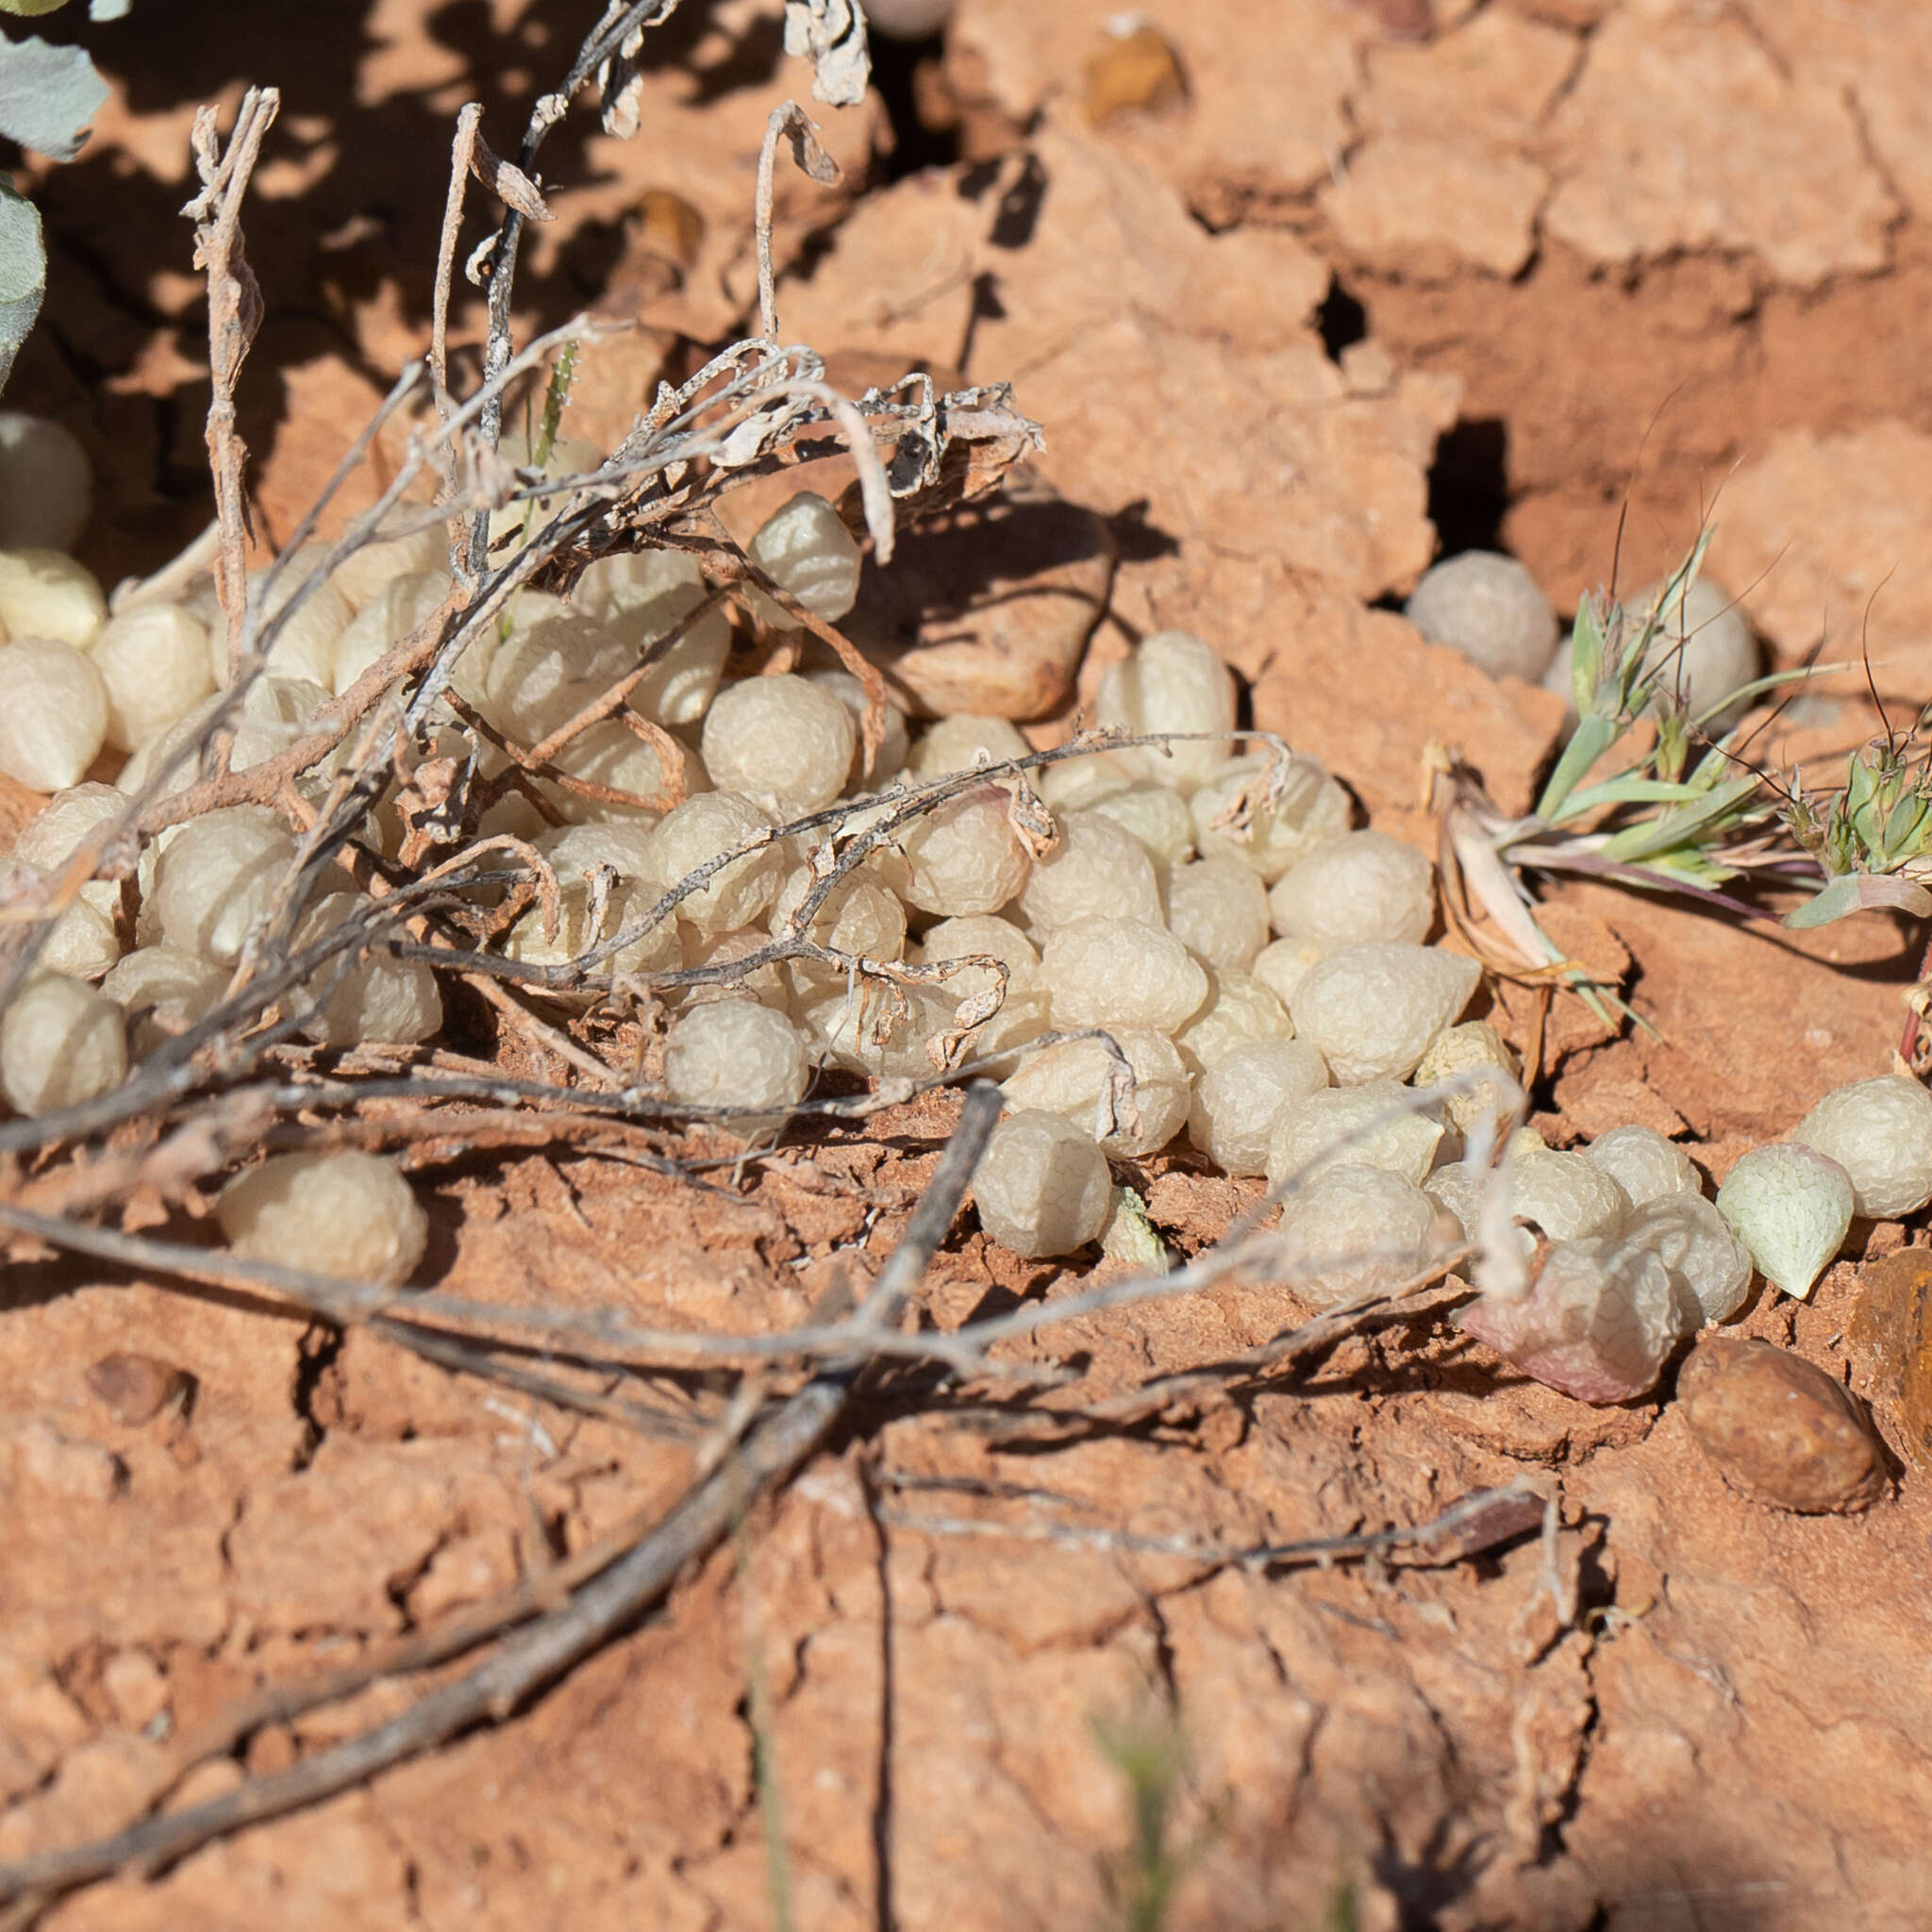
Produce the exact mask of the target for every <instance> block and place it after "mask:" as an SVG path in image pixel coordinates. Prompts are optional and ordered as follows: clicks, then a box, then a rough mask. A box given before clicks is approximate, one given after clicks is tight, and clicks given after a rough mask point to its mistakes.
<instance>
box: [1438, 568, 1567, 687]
mask: <svg viewBox="0 0 1932 1932" xmlns="http://www.w3.org/2000/svg"><path fill="white" fill-rule="evenodd" d="M1403 615H1404V616H1405V617H1407V619H1408V621H1409V623H1411V624H1412V625H1415V627H1416V629H1418V630H1419V631H1421V632H1422V634H1423V636H1424V637H1425V638H1427V639H1428V641H1430V643H1432V644H1446V645H1447V646H1448V647H1449V648H1450V649H1451V650H1452V651H1459V652H1460V653H1461V654H1462V655H1463V656H1464V657H1465V658H1469V659H1470V661H1471V662H1472V663H1475V664H1480V665H1481V666H1482V668H1483V669H1484V670H1485V671H1487V672H1488V673H1489V674H1490V675H1491V676H1492V677H1523V678H1527V679H1528V680H1529V682H1530V683H1532V684H1534V683H1535V682H1536V681H1537V679H1538V678H1540V677H1541V675H1543V673H1544V671H1545V670H1547V669H1548V667H1549V662H1550V656H1551V653H1552V652H1554V651H1555V650H1556V648H1557V613H1556V611H1555V609H1554V608H1552V607H1551V604H1550V600H1549V599H1548V598H1547V597H1545V596H1544V595H1543V593H1542V591H1541V589H1540V588H1539V586H1538V584H1537V581H1536V579H1535V578H1534V577H1533V576H1531V575H1530V574H1529V573H1528V572H1527V571H1526V570H1524V567H1523V566H1522V565H1521V564H1520V563H1518V562H1517V560H1516V559H1515V558H1513V557H1505V556H1503V555H1502V554H1501V553H1500V552H1498V551H1494V550H1465V551H1463V552H1462V553H1461V554H1460V555H1459V556H1456V557H1445V558H1443V559H1442V561H1441V563H1439V564H1436V565H1435V566H1434V567H1433V568H1431V569H1429V570H1426V571H1424V573H1423V576H1422V581H1421V582H1420V583H1418V584H1417V585H1416V587H1415V589H1414V590H1413V591H1410V592H1409V598H1408V602H1407V604H1406V605H1404V606H1403Z"/></svg>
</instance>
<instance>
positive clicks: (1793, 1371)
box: [1677, 1335, 1886, 1516]
mask: <svg viewBox="0 0 1932 1932" xmlns="http://www.w3.org/2000/svg"><path fill="white" fill-rule="evenodd" d="M1677 1397H1678V1400H1679V1402H1680V1403H1681V1404H1682V1405H1683V1409H1684V1420H1685V1422H1686V1423H1687V1424H1689V1425H1690V1429H1691V1435H1693V1436H1694V1437H1695V1438H1696V1439H1697V1442H1698V1445H1699V1446H1700V1447H1701V1448H1702V1449H1703V1451H1704V1453H1705V1454H1706V1455H1707V1456H1708V1457H1710V1459H1711V1460H1712V1461H1713V1462H1714V1463H1716V1464H1717V1467H1718V1471H1719V1473H1720V1474H1722V1475H1723V1477H1724V1480H1725V1482H1727V1483H1728V1484H1730V1486H1731V1487H1732V1488H1733V1489H1734V1490H1739V1491H1742V1492H1743V1493H1744V1494H1745V1495H1747V1496H1751V1497H1753V1498H1755V1499H1756V1500H1757V1501H1758V1502H1760V1503H1770V1504H1773V1505H1774V1506H1775V1507H1777V1508H1780V1509H1793V1510H1797V1511H1798V1512H1799V1513H1801V1514H1803V1515H1807V1516H1815V1515H1826V1514H1845V1513H1849V1512H1852V1511H1855V1510H1859V1509H1869V1508H1870V1507H1872V1505H1873V1504H1874V1503H1875V1502H1877V1500H1878V1499H1879V1497H1881V1496H1882V1495H1883V1494H1884V1493H1885V1490H1886V1470H1885V1451H1884V1449H1883V1447H1882V1446H1881V1445H1880V1443H1879V1441H1878V1438H1877V1437H1876V1435H1874V1433H1873V1429H1872V1424H1871V1423H1870V1421H1869V1420H1868V1418H1867V1416H1866V1413H1865V1409H1864V1406H1863V1404H1861V1403H1860V1402H1859V1401H1858V1399H1857V1396H1855V1395H1852V1394H1850V1393H1848V1392H1847V1391H1845V1390H1844V1389H1843V1388H1842V1387H1841V1386H1840V1384H1839V1383H1837V1382H1835V1381H1833V1380H1832V1378H1831V1377H1830V1376H1829V1375H1828V1374H1825V1372H1824V1370H1823V1369H1821V1368H1820V1367H1819V1366H1818V1365H1817V1363H1815V1362H1808V1361H1807V1360H1806V1359H1805V1358H1804V1357H1802V1356H1796V1355H1792V1354H1791V1353H1790V1350H1788V1349H1782V1348H1777V1347H1774V1345H1773V1344H1772V1343H1771V1342H1769V1341H1757V1340H1755V1339H1749V1338H1746V1339H1740V1338H1737V1337H1734V1336H1728V1335H1707V1336H1706V1337H1704V1339H1703V1340H1702V1341H1699V1342H1698V1344H1697V1346H1696V1347H1695V1348H1694V1349H1693V1350H1692V1351H1691V1357H1690V1359H1689V1360H1688V1361H1686V1362H1685V1364H1684V1366H1683V1368H1682V1369H1681V1370H1680V1371H1679V1372H1678V1375H1677Z"/></svg>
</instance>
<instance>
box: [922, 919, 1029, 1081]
mask: <svg viewBox="0 0 1932 1932" xmlns="http://www.w3.org/2000/svg"><path fill="white" fill-rule="evenodd" d="M917 953H918V957H919V958H920V959H922V960H924V961H925V962H926V963H928V964H933V963H937V962H939V961H941V960H946V959H962V958H966V957H968V956H969V955H972V954H979V955H983V956H985V957H987V958H993V959H997V960H999V961H1000V962H1001V963H1002V964H1003V965H1004V966H1005V967H1006V969H1007V982H1006V999H1005V1002H1004V1004H1003V1005H1002V1006H1001V1008H1000V1009H999V1011H998V1012H997V1013H995V1014H994V1015H993V1016H992V1018H991V1019H990V1020H988V1021H986V1022H984V1023H983V1024H981V1025H980V1027H979V1028H978V1030H977V1032H976V1033H975V1034H974V1053H975V1054H978V1055H987V1054H994V1053H1002V1052H1004V1051H1006V1050H1007V1049H1008V1048H1009V1047H1015V1046H1021V1045H1024V1043H1025V1042H1026V1041H1029V1040H1036V1039H1038V1038H1039V1036H1040V1035H1041V1034H1042V1033H1044V1032H1045V1031H1046V1030H1047V1028H1048V1026H1049V1025H1050V1024H1052V1014H1051V1012H1050V1010H1049V1001H1048V997H1047V993H1046V989H1045V987H1044V986H1043V985H1042V983H1041V977H1040V955H1039V954H1038V953H1037V952H1035V951H1034V949H1033V943H1032V941H1030V940H1028V939H1027V937H1026V935H1025V934H1024V932H1022V931H1021V930H1020V928H1019V927H1018V926H1017V925H1015V924H1012V922H1011V921H1010V920H1006V919H994V918H991V917H990V916H982V917H969V918H963V919H942V920H941V922H940V923H939V924H937V925H935V926H932V927H931V928H929V929H928V931H927V932H926V935H925V939H924V942H923V943H922V944H921V945H920V946H919V948H918V949H917ZM998 983H999V982H998V975H997V974H995V973H994V972H993V970H992V968H991V966H961V967H959V968H958V971H957V972H954V973H952V974H948V975H947V977H946V978H945V979H943V980H942V981H941V982H939V984H938V987H937V989H936V990H937V991H939V992H940V993H941V994H942V995H943V996H944V997H945V999H946V1000H947V1001H948V1002H949V1003H951V1004H952V1006H953V1007H954V1008H955V1009H956V1010H957V1008H958V1007H959V1006H960V1005H961V1004H963V1003H964V1002H965V1001H967V1000H970V999H974V998H977V997H980V996H982V995H984V994H987V993H990V992H991V991H992V990H993V989H994V987H995V986H997V985H998Z"/></svg>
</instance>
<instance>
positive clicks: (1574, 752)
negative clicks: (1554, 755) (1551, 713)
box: [1536, 713, 1624, 823]
mask: <svg viewBox="0 0 1932 1932" xmlns="http://www.w3.org/2000/svg"><path fill="white" fill-rule="evenodd" d="M1623 735H1624V726H1623V724H1622V723H1621V721H1619V720H1617V719H1615V718H1600V717H1592V716H1591V715H1589V714H1588V713H1586V714H1585V715H1584V717H1583V718H1581V719H1580V720H1579V721H1578V723H1577V726H1576V729H1575V730H1574V731H1573V732H1572V733H1571V734H1570V742H1569V743H1568V744H1566V745H1565V746H1564V747H1563V756H1562V757H1561V758H1558V759H1557V769H1556V770H1555V771H1554V772H1552V773H1551V774H1550V782H1549V783H1548V784H1547V785H1545V786H1544V787H1543V795H1542V796H1541V798H1540V799H1538V800H1537V802H1536V815H1537V817H1538V818H1540V819H1543V820H1546V821H1549V822H1551V823H1554V822H1555V821H1556V820H1557V819H1558V818H1559V817H1561V816H1562V815H1563V814H1564V811H1565V809H1566V808H1567V807H1568V805H1569V801H1570V794H1571V792H1572V791H1574V790H1575V788H1576V787H1577V786H1578V785H1579V784H1581V783H1582V781H1583V777H1584V774H1586V773H1587V772H1588V771H1589V770H1590V768H1591V766H1592V765H1593V764H1595V763H1596V761H1597V759H1599V758H1602V757H1603V755H1604V754H1605V752H1607V751H1608V750H1609V748H1610V747H1611V745H1613V744H1615V743H1616V741H1618V739H1620V738H1622V737H1623Z"/></svg>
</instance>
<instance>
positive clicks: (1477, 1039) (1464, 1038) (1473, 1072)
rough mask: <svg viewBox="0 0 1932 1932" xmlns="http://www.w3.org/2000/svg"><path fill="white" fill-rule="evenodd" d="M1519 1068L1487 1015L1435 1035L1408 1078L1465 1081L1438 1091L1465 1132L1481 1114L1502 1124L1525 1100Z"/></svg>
mask: <svg viewBox="0 0 1932 1932" xmlns="http://www.w3.org/2000/svg"><path fill="white" fill-rule="evenodd" d="M1518 1072H1519V1068H1518V1066H1517V1060H1516V1056H1515V1055H1514V1054H1513V1053H1511V1052H1510V1050H1509V1046H1508V1042H1507V1041H1505V1040H1504V1038H1503V1036H1502V1035H1501V1034H1500V1033H1498V1032H1497V1031H1496V1029H1495V1028H1494V1027H1493V1026H1491V1024H1489V1023H1488V1021H1486V1020H1465V1021H1464V1022H1463V1023H1462V1024H1460V1025H1458V1026H1450V1027H1446V1028H1444V1030H1443V1031H1442V1032H1441V1033H1439V1034H1438V1035H1437V1036H1436V1038H1435V1039H1434V1041H1431V1042H1430V1045H1429V1050H1428V1052H1426V1053H1425V1054H1424V1055H1423V1057H1422V1058H1421V1059H1420V1060H1418V1061H1417V1062H1416V1068H1415V1072H1414V1074H1412V1075H1411V1076H1410V1079H1411V1082H1412V1084H1413V1085H1415V1086H1417V1087H1436V1086H1440V1085H1441V1084H1442V1083H1443V1082H1445V1081H1452V1080H1461V1081H1465V1082H1467V1083H1468V1084H1467V1085H1465V1086H1463V1087H1462V1088H1460V1089H1459V1090H1458V1091H1453V1092H1448V1093H1444V1094H1443V1096H1442V1112H1443V1114H1444V1115H1445V1117H1446V1118H1447V1120H1448V1122H1449V1124H1450V1125H1451V1126H1452V1127H1454V1128H1455V1129H1456V1131H1457V1133H1458V1134H1468V1133H1471V1132H1473V1131H1474V1129H1475V1127H1476V1125H1477V1124H1478V1123H1480V1122H1482V1121H1485V1120H1494V1121H1497V1122H1499V1123H1501V1124H1504V1125H1507V1123H1508V1122H1509V1120H1510V1119H1511V1117H1512V1116H1513V1115H1514V1113H1515V1111H1516V1109H1517V1108H1520V1107H1521V1106H1523V1104H1524V1096H1523V1091H1522V1089H1521V1087H1520V1086H1519V1085H1518V1082H1517V1077H1516V1076H1517V1074H1518ZM1606 1171H1607V1172H1608V1171H1611V1170H1606Z"/></svg>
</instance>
